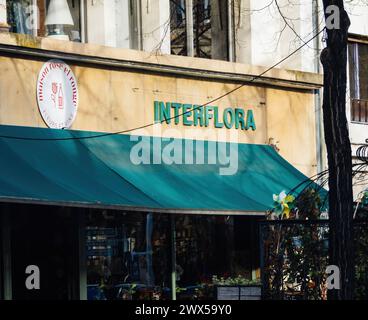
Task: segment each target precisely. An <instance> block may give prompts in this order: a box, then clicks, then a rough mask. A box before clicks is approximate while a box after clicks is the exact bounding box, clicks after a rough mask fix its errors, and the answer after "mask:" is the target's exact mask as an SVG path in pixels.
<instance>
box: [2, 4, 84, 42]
mask: <svg viewBox="0 0 368 320" xmlns="http://www.w3.org/2000/svg"><path fill="white" fill-rule="evenodd" d="M66 3H67V5H68V8H69V11H70V16H71V18H72V21H73V24H72V25H71V24H70V25H65V26H64V27H63V33H65V35H66V36H67V38H68V39H69V40H71V41H78V42H80V41H81V1H79V0H67V2H66ZM49 5H50V0H7V14H8V24H9V25H10V32H13V33H21V34H29V35H34V36H39V37H45V36H48V35H51V33H52V28H53V27H52V25H49V26H46V25H45V24H46V18H47V11H48V8H49Z"/></svg>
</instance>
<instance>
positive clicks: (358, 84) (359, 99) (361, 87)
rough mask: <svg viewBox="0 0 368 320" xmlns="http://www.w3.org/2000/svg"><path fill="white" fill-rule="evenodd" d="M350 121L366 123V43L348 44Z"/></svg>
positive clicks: (367, 117) (367, 47) (367, 71)
mask: <svg viewBox="0 0 368 320" xmlns="http://www.w3.org/2000/svg"><path fill="white" fill-rule="evenodd" d="M349 70H350V74H349V76H350V99H351V120H352V121H355V122H361V123H368V43H367V44H366V43H357V42H351V43H349Z"/></svg>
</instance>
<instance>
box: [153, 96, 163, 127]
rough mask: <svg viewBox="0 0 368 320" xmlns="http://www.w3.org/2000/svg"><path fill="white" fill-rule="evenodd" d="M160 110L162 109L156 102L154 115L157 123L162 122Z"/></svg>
mask: <svg viewBox="0 0 368 320" xmlns="http://www.w3.org/2000/svg"><path fill="white" fill-rule="evenodd" d="M159 108H160V106H159V101H155V102H154V109H153V110H154V112H153V114H154V121H155V123H158V122H161V120H160V115H159Z"/></svg>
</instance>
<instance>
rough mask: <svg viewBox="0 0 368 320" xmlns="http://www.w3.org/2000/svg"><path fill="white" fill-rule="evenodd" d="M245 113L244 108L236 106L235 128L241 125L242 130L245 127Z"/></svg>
mask: <svg viewBox="0 0 368 320" xmlns="http://www.w3.org/2000/svg"><path fill="white" fill-rule="evenodd" d="M244 116H245V113H244V110H243V109H239V108H236V109H235V128H236V129H239V125H240V127H241V128H242V130H244V129H245V119H244Z"/></svg>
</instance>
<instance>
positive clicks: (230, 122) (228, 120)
mask: <svg viewBox="0 0 368 320" xmlns="http://www.w3.org/2000/svg"><path fill="white" fill-rule="evenodd" d="M234 123H235V114H234V109H232V108H226V109H225V111H224V124H225V127H226V128H228V129H231V128H232V127H233V126H234Z"/></svg>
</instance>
